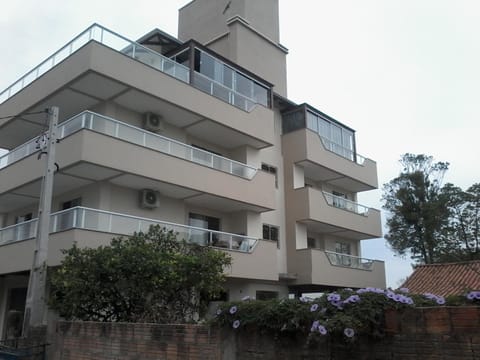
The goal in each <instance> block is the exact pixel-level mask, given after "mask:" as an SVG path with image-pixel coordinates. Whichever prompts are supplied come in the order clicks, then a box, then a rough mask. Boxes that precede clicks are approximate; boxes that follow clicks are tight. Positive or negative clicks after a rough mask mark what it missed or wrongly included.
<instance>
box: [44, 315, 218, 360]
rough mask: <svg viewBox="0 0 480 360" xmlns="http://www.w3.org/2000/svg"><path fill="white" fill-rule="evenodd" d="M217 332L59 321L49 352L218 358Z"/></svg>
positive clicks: (77, 358) (77, 356) (87, 359)
mask: <svg viewBox="0 0 480 360" xmlns="http://www.w3.org/2000/svg"><path fill="white" fill-rule="evenodd" d="M218 344H219V340H218V335H217V332H215V331H214V330H212V329H209V328H208V327H205V326H199V325H157V324H127V323H95V322H59V323H58V324H57V335H56V337H55V343H54V344H52V346H53V348H52V349H50V350H51V352H50V354H52V353H53V356H54V358H55V359H62V360H100V359H115V360H130V359H132V360H133V359H142V360H150V359H152V360H153V359H202V360H210V359H212V360H213V359H221V357H220V351H219V346H218Z"/></svg>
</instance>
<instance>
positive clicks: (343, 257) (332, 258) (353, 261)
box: [324, 250, 375, 271]
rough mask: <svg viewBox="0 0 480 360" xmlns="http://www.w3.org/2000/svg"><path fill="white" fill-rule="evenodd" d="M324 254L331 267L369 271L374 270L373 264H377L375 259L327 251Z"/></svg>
mask: <svg viewBox="0 0 480 360" xmlns="http://www.w3.org/2000/svg"><path fill="white" fill-rule="evenodd" d="M324 253H325V256H326V257H327V259H328V261H329V262H330V265H332V266H341V267H349V268H354V269H360V270H367V271H372V270H373V263H374V262H375V260H373V259H367V258H362V257H358V256H353V255H349V254H342V253H337V252H333V251H327V250H325V251H324Z"/></svg>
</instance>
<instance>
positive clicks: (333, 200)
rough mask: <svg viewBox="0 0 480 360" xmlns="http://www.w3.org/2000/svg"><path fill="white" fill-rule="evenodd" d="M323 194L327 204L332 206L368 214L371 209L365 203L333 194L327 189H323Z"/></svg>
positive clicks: (364, 214)
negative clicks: (361, 203)
mask: <svg viewBox="0 0 480 360" xmlns="http://www.w3.org/2000/svg"><path fill="white" fill-rule="evenodd" d="M323 195H324V196H325V200H327V204H328V205H330V206H334V207H336V208H339V209H343V210H346V211H351V212H354V213H355V214H359V215H363V216H368V212H369V210H370V208H369V207H366V206H364V205H360V204H358V203H356V202H354V201H351V200H348V199H345V198H344V197H341V196H337V195H333V194H331V193H328V192H326V191H323Z"/></svg>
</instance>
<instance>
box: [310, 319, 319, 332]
mask: <svg viewBox="0 0 480 360" xmlns="http://www.w3.org/2000/svg"><path fill="white" fill-rule="evenodd" d="M318 325H320V321H318V320H315V321H314V322H313V323H312V327H311V328H310V331H311V332H314V331H315V330H318Z"/></svg>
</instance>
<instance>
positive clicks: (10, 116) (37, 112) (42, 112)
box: [0, 109, 48, 121]
mask: <svg viewBox="0 0 480 360" xmlns="http://www.w3.org/2000/svg"><path fill="white" fill-rule="evenodd" d="M37 114H48V109H45V110H42V111H35V112H30V113H24V114H17V115H9V116H2V117H0V120H3V119H11V118H14V117H20V115H21V116H25V115H37ZM20 119H22V118H21V117H20ZM22 120H26V119H22ZM26 121H29V120H26Z"/></svg>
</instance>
